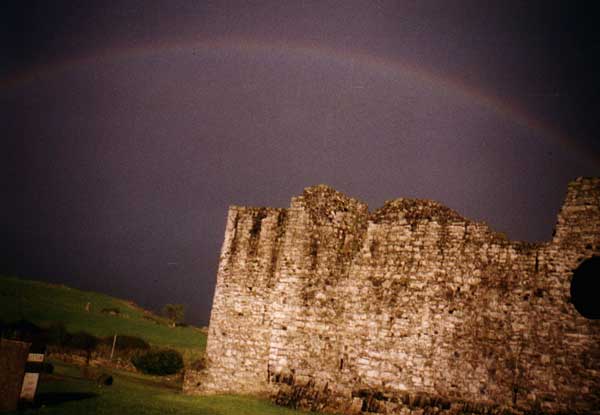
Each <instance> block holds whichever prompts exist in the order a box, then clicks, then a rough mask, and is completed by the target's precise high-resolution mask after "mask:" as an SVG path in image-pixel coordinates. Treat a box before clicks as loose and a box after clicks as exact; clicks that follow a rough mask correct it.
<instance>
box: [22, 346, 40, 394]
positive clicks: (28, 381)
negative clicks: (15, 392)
mask: <svg viewBox="0 0 600 415" xmlns="http://www.w3.org/2000/svg"><path fill="white" fill-rule="evenodd" d="M34 348H35V350H34ZM44 350H45V346H40V345H36V344H34V345H33V346H32V350H31V351H30V353H29V355H28V356H27V364H26V367H25V376H24V377H23V386H22V387H21V400H23V401H27V402H33V401H34V400H35V392H36V390H37V385H38V381H39V379H40V372H43V371H44Z"/></svg>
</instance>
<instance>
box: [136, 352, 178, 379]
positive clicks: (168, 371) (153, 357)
mask: <svg viewBox="0 0 600 415" xmlns="http://www.w3.org/2000/svg"><path fill="white" fill-rule="evenodd" d="M131 363H133V365H134V366H135V367H136V369H138V370H140V371H142V372H144V373H147V374H149V375H160V376H163V375H172V374H173V373H177V372H179V371H180V370H181V369H182V368H183V357H181V353H179V352H178V351H177V350H172V349H159V350H148V351H147V352H144V353H141V354H138V355H136V356H134V357H133V358H132V359H131Z"/></svg>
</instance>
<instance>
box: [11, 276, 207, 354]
mask: <svg viewBox="0 0 600 415" xmlns="http://www.w3.org/2000/svg"><path fill="white" fill-rule="evenodd" d="M87 303H90V307H89V311H86V304H87ZM111 309H112V310H118V311H119V312H118V314H115V313H113V314H110V313H107V312H106V310H111ZM102 310H105V311H104V312H103V311H102ZM20 319H24V320H28V321H31V322H32V323H35V324H37V325H39V326H44V327H47V326H49V325H50V324H52V323H55V322H63V323H64V324H65V326H66V328H67V330H68V331H69V332H76V331H86V332H88V333H90V334H93V335H95V336H98V337H105V336H112V335H113V334H115V333H117V334H127V335H131V336H139V337H142V338H143V339H145V340H146V341H147V342H149V343H150V344H152V345H154V346H159V347H170V348H175V349H177V350H179V351H181V352H182V353H183V354H184V356H186V357H187V358H193V357H196V356H199V355H200V354H202V353H203V352H204V348H205V346H206V335H205V334H204V333H203V332H202V331H201V330H200V329H199V328H197V327H191V326H188V327H175V328H173V327H169V325H168V321H167V320H166V319H164V318H162V317H159V316H156V315H155V314H152V313H151V312H149V311H147V310H144V309H142V308H141V307H139V306H137V305H135V304H134V303H132V302H130V301H125V300H121V299H118V298H114V297H111V296H108V295H104V294H100V293H96V292H92V291H82V290H78V289H74V288H70V287H66V286H63V285H54V284H48V283H45V282H40V281H31V280H24V279H19V278H12V277H3V276H0V320H2V321H4V322H12V321H16V320H20Z"/></svg>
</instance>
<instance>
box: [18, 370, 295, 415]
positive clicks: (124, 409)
mask: <svg viewBox="0 0 600 415" xmlns="http://www.w3.org/2000/svg"><path fill="white" fill-rule="evenodd" d="M54 364H55V371H54V374H53V375H50V376H48V375H46V377H45V378H42V379H41V380H40V386H39V389H38V395H37V396H38V400H39V402H38V408H35V409H29V410H25V411H22V412H19V414H31V415H34V414H35V415H38V414H39V415H59V414H60V415H73V414H95V415H109V414H110V415H116V414H127V415H138V414H139V415H159V414H160V415H162V414H165V415H166V414H177V415H184V414H194V415H271V414H272V415H275V414H281V415H299V414H306V412H300V411H294V410H291V409H286V408H281V407H278V406H275V405H274V404H272V403H270V402H269V401H266V400H261V399H257V398H253V397H247V396H188V395H183V394H182V393H180V392H179V391H177V390H176V389H174V388H173V386H172V385H164V384H161V383H160V381H159V380H157V379H156V378H153V377H150V376H143V375H139V374H130V373H127V372H120V371H115V370H111V371H106V370H105V372H107V373H110V374H111V375H112V376H113V378H114V383H113V385H112V386H104V387H99V386H97V385H96V382H94V381H90V380H87V379H85V378H83V377H82V376H81V373H80V369H79V368H78V367H75V366H71V365H66V364H63V363H60V362H54ZM10 414H13V415H14V414H16V413H10Z"/></svg>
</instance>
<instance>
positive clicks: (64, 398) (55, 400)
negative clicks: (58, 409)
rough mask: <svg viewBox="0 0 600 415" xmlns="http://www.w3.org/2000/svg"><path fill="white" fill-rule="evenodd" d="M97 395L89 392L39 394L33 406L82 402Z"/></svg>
mask: <svg viewBox="0 0 600 415" xmlns="http://www.w3.org/2000/svg"><path fill="white" fill-rule="evenodd" d="M97 396H98V394H97V393H90V392H46V393H40V394H39V395H38V396H37V397H36V399H35V406H42V405H45V406H51V405H60V404H61V403H65V402H71V401H82V400H84V399H91V398H96V397H97Z"/></svg>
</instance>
